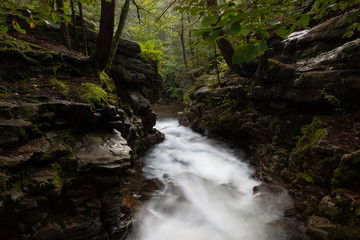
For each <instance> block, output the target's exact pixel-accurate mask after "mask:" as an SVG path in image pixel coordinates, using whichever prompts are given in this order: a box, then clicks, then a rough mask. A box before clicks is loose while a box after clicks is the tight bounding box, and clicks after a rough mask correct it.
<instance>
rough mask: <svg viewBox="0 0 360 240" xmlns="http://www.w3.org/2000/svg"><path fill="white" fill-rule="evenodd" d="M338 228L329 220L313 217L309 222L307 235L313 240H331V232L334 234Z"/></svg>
mask: <svg viewBox="0 0 360 240" xmlns="http://www.w3.org/2000/svg"><path fill="white" fill-rule="evenodd" d="M336 228H337V225H336V224H333V223H331V222H330V221H329V220H328V219H326V218H322V217H318V216H315V215H313V216H311V217H310V218H309V219H308V221H307V226H306V235H308V236H309V237H311V239H316V240H327V239H329V232H333V231H334V230H336Z"/></svg>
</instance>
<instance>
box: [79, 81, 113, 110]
mask: <svg viewBox="0 0 360 240" xmlns="http://www.w3.org/2000/svg"><path fill="white" fill-rule="evenodd" d="M82 86H83V87H84V89H83V92H84V93H83V94H82V95H81V96H80V98H81V100H82V101H84V102H88V103H91V104H92V105H93V106H94V107H101V106H104V105H109V103H108V101H107V98H108V95H107V93H106V92H105V91H104V89H102V88H101V87H99V86H97V85H95V84H93V83H83V84H82Z"/></svg>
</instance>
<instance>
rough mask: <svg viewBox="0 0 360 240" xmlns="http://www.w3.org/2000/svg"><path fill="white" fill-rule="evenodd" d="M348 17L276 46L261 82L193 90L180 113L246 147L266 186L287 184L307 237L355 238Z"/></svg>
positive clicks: (357, 120)
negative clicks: (264, 77) (344, 36)
mask: <svg viewBox="0 0 360 240" xmlns="http://www.w3.org/2000/svg"><path fill="white" fill-rule="evenodd" d="M346 19H347V16H346V14H345V15H343V16H338V17H336V18H333V19H330V20H328V21H326V22H324V23H322V24H320V25H318V26H315V27H314V28H313V29H310V30H307V31H302V32H297V33H294V34H292V35H291V36H289V37H288V38H287V39H286V40H284V41H282V42H281V43H280V44H274V45H273V48H274V49H275V51H274V52H273V53H272V55H271V59H269V62H268V67H267V71H266V80H265V81H264V83H263V84H262V85H259V86H255V85H254V84H253V82H252V81H250V80H247V79H239V80H237V81H229V82H228V83H227V85H226V86H225V87H222V88H219V87H216V86H207V87H200V88H199V87H198V88H195V89H194V91H192V92H191V93H189V96H188V98H189V99H188V100H187V102H186V104H187V107H186V109H185V110H184V112H183V113H182V114H181V115H180V116H179V121H180V122H181V123H182V124H183V125H186V126H191V127H192V128H193V129H195V130H198V131H200V132H204V133H207V134H209V135H212V136H216V137H220V138H223V139H226V140H230V141H231V142H233V143H236V144H238V145H239V146H241V147H245V148H246V149H248V150H249V152H250V154H251V156H252V157H251V159H252V162H253V163H254V164H255V165H257V166H259V171H258V173H257V174H256V177H258V178H260V179H262V180H263V181H264V182H265V183H270V184H271V183H281V182H283V181H284V184H285V185H286V186H287V187H288V189H289V193H290V195H291V196H292V197H293V198H294V201H295V202H294V208H293V209H289V210H288V211H286V214H287V216H293V217H295V218H300V219H302V220H304V221H306V223H307V227H306V234H307V235H308V236H309V237H310V238H311V239H360V217H359V214H358V213H359V211H360V208H359V206H360V205H359V201H360V192H359V181H358V179H360V178H359V177H360V172H359V161H358V158H359V156H360V155H359V151H358V149H359V147H360V140H359V137H360V135H359V134H360V128H359V125H360V115H359V113H360V109H359V103H360V102H359V98H358V91H359V90H360V78H359V76H360V75H359V69H360V65H359V56H360V55H359V54H360V45H359V41H360V40H359V38H358V36H354V37H353V38H351V39H348V38H342V35H343V34H344V33H346V32H347V31H348V29H347V26H348V23H347V21H346Z"/></svg>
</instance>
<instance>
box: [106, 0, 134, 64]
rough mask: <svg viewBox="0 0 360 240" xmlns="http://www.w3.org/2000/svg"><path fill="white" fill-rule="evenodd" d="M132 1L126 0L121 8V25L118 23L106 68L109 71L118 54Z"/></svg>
mask: <svg viewBox="0 0 360 240" xmlns="http://www.w3.org/2000/svg"><path fill="white" fill-rule="evenodd" d="M130 1H131V0H125V3H124V5H123V6H122V8H121V14H120V20H119V25H118V28H117V30H116V33H115V37H114V39H113V43H112V45H111V50H110V56H109V59H108V62H107V64H106V70H107V71H109V70H110V69H111V65H112V61H113V59H114V56H115V54H116V50H117V48H118V45H119V42H120V39H121V35H122V33H123V31H124V27H125V23H126V19H127V16H128V13H129V6H130Z"/></svg>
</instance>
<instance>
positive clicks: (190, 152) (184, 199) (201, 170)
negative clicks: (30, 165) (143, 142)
mask: <svg viewBox="0 0 360 240" xmlns="http://www.w3.org/2000/svg"><path fill="white" fill-rule="evenodd" d="M156 128H158V129H159V130H160V131H161V132H163V133H164V134H165V136H166V139H165V141H164V142H162V143H160V144H158V145H156V146H155V147H154V148H153V149H152V150H151V151H149V153H148V154H147V155H146V156H145V157H144V158H143V164H144V168H143V172H144V176H145V178H147V179H153V178H157V179H158V180H159V181H161V182H162V183H163V184H164V186H165V187H164V188H163V189H161V190H160V191H158V192H157V193H155V194H154V196H153V198H152V199H150V200H148V202H146V203H144V206H143V207H142V208H141V210H139V212H138V213H137V219H138V221H137V223H136V225H135V226H134V230H133V233H132V234H131V236H130V237H129V238H128V239H131V240H240V239H242V240H281V239H286V236H283V235H282V234H281V233H278V232H276V231H274V228H272V227H271V226H272V224H269V223H271V222H274V221H276V220H279V219H281V218H282V213H283V210H284V209H285V208H288V207H289V205H290V204H291V201H290V198H289V197H288V196H287V195H286V194H285V193H281V194H277V195H267V196H264V195H263V194H257V195H256V194H255V195H254V194H253V187H254V186H257V185H259V184H260V182H259V181H256V180H254V179H253V178H251V175H252V173H253V172H254V170H253V169H252V168H251V167H250V166H249V164H248V163H246V161H245V159H244V155H243V154H241V152H239V151H238V150H234V149H231V148H229V147H228V146H226V145H225V144H223V143H221V142H217V141H214V140H211V139H208V138H207V137H205V136H202V135H200V134H198V133H195V132H194V131H192V130H191V129H189V128H186V127H182V126H178V122H177V120H176V118H175V117H170V116H169V115H167V116H166V117H165V118H161V115H160V119H159V121H158V123H157V125H156Z"/></svg>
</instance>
